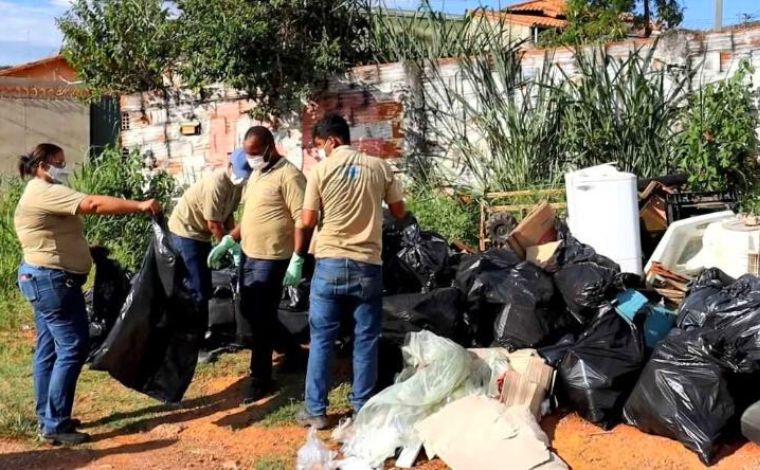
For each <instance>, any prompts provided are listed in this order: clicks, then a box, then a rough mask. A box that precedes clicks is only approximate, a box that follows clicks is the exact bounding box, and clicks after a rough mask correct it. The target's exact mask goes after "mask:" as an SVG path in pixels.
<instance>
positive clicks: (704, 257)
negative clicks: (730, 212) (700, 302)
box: [686, 218, 760, 278]
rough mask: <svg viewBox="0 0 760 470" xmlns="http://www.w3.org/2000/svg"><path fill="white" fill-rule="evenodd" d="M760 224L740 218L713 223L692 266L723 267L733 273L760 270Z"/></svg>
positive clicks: (692, 261) (753, 272)
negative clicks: (758, 225) (755, 225)
mask: <svg viewBox="0 0 760 470" xmlns="http://www.w3.org/2000/svg"><path fill="white" fill-rule="evenodd" d="M759 259H760V227H750V226H747V225H745V224H744V222H743V221H742V220H740V219H738V218H732V219H727V220H724V221H720V222H714V223H712V224H710V225H709V226H708V227H707V229H706V230H705V233H704V236H703V237H702V250H701V251H700V252H699V253H698V254H697V256H695V257H694V258H692V259H691V260H689V262H688V263H687V264H686V265H687V267H688V268H698V267H705V268H719V269H720V270H722V271H723V272H725V273H726V274H728V275H729V276H731V277H734V278H738V277H740V276H741V275H743V274H747V273H749V274H755V275H757V274H758V269H759V268H760V267H759V266H758V260H759Z"/></svg>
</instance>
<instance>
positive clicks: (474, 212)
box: [407, 187, 480, 246]
mask: <svg viewBox="0 0 760 470" xmlns="http://www.w3.org/2000/svg"><path fill="white" fill-rule="evenodd" d="M407 206H408V208H409V210H410V211H411V212H412V213H413V214H414V216H415V217H416V218H417V221H418V222H419V223H420V227H422V229H423V230H430V231H433V232H437V233H440V234H441V235H443V236H444V237H445V238H446V239H447V240H449V241H452V240H455V239H457V240H462V241H464V242H465V243H468V244H470V245H473V246H476V245H477V242H478V231H479V229H478V228H479V223H480V210H479V206H478V204H477V203H476V202H474V201H470V202H465V201H463V200H461V199H459V198H457V197H456V196H450V195H446V194H442V193H439V192H436V191H435V190H433V189H430V188H426V187H424V188H422V189H415V190H413V191H412V192H411V193H410V194H409V197H408V198H407Z"/></svg>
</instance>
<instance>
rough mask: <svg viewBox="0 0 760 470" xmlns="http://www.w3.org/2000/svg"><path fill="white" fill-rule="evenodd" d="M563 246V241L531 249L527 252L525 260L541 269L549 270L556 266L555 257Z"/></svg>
mask: <svg viewBox="0 0 760 470" xmlns="http://www.w3.org/2000/svg"><path fill="white" fill-rule="evenodd" d="M561 245H562V242H561V241H558V242H550V243H544V244H543V245H536V246H531V247H529V248H528V249H527V250H526V252H525V260H526V261H528V262H530V263H533V264H535V265H536V266H538V267H539V268H541V269H547V268H549V267H550V266H552V265H553V264H555V258H554V257H555V255H556V254H557V250H559V247H560V246H561Z"/></svg>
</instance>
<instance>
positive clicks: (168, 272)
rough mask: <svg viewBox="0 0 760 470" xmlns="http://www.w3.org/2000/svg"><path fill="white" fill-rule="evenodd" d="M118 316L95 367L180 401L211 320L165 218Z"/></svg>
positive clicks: (143, 389)
mask: <svg viewBox="0 0 760 470" xmlns="http://www.w3.org/2000/svg"><path fill="white" fill-rule="evenodd" d="M152 228H153V239H152V240H151V244H150V246H149V248H148V251H147V253H146V255H145V258H144V259H143V264H142V267H141V268H140V271H139V272H138V273H137V275H136V276H135V277H134V278H133V280H132V288H131V291H130V293H129V296H128V297H127V301H126V303H125V304H124V306H123V307H122V309H121V312H120V314H119V319H118V320H117V322H116V324H115V325H114V327H113V329H112V330H111V332H110V333H109V335H108V338H106V340H105V342H104V343H103V345H102V347H101V348H100V350H99V351H97V353H96V354H95V357H94V359H93V362H92V368H93V369H95V370H103V371H107V372H108V373H109V374H110V375H111V376H112V377H114V378H115V379H116V380H118V381H119V382H121V383H122V384H124V385H126V386H127V387H129V388H132V389H134V390H137V391H139V392H142V393H144V394H146V395H149V396H151V397H153V398H156V399H158V400H161V401H165V402H171V403H175V402H179V401H180V400H181V399H182V396H183V395H184V394H185V391H186V390H187V387H188V386H189V385H190V382H191V381H192V378H193V374H194V373H195V366H196V363H197V360H198V351H199V349H200V345H201V342H202V338H203V334H204V332H205V330H206V322H207V319H206V318H205V316H204V315H203V314H202V313H201V312H199V311H198V310H197V308H196V307H195V305H194V302H193V301H192V297H191V295H190V293H189V292H187V290H186V289H185V287H184V286H183V283H182V282H181V279H182V270H183V269H184V267H183V266H182V264H181V262H180V258H179V257H178V256H177V255H176V254H175V252H174V250H173V248H172V247H171V245H170V242H169V233H168V231H167V230H166V228H165V227H164V224H163V221H160V222H159V221H154V222H153V223H152Z"/></svg>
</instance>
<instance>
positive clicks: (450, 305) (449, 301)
mask: <svg viewBox="0 0 760 470" xmlns="http://www.w3.org/2000/svg"><path fill="white" fill-rule="evenodd" d="M464 309H465V304H464V297H463V295H462V293H461V292H460V291H459V290H458V289H455V288H451V287H449V288H444V289H436V290H433V291H430V292H427V293H424V294H398V295H392V296H386V297H383V325H382V331H381V334H380V335H381V337H383V338H385V339H388V340H390V341H391V342H393V343H394V344H396V345H398V346H402V345H403V344H404V341H405V340H406V336H407V334H409V333H412V332H417V331H421V330H428V331H431V332H433V333H435V334H436V335H438V336H442V337H444V338H448V339H451V340H453V341H455V342H458V343H459V344H463V345H467V344H468V343H469V339H468V338H467V337H466V331H465V330H464V323H463V313H464Z"/></svg>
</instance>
